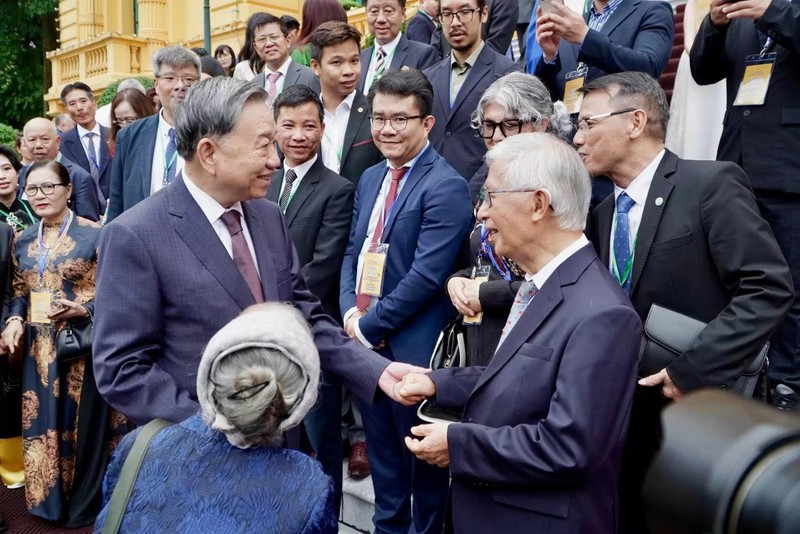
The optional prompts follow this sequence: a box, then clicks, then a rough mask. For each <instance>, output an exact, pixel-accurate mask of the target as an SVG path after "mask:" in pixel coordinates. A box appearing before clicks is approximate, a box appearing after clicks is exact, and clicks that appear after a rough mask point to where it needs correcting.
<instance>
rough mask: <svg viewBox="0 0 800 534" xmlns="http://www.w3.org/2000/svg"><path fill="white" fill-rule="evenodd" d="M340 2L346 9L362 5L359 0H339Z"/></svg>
mask: <svg viewBox="0 0 800 534" xmlns="http://www.w3.org/2000/svg"><path fill="white" fill-rule="evenodd" d="M339 4H341V6H342V7H343V8H344V10H345V11H349V10H351V9H358V8H359V7H361V2H359V0H339Z"/></svg>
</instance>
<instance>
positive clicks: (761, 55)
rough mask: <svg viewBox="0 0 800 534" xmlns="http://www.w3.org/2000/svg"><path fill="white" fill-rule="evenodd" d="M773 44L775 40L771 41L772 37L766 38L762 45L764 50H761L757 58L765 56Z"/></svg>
mask: <svg viewBox="0 0 800 534" xmlns="http://www.w3.org/2000/svg"><path fill="white" fill-rule="evenodd" d="M774 44H775V39H773V38H772V37H767V42H765V43H764V48H762V49H761V52H760V53H759V54H758V57H760V58H763V57H764V56H765V55H767V52H769V51H770V50H771V49H772V46H773V45H774Z"/></svg>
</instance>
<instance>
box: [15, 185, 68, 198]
mask: <svg viewBox="0 0 800 534" xmlns="http://www.w3.org/2000/svg"><path fill="white" fill-rule="evenodd" d="M57 185H60V186H61V187H67V186H66V185H64V184H42V185H32V184H29V185H26V186H25V194H26V195H28V198H32V197H35V196H36V195H37V194H38V193H39V191H41V192H42V194H43V195H44V196H46V197H47V196H50V195H52V194H53V191H55V190H56V186H57Z"/></svg>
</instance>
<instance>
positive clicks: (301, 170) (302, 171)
mask: <svg viewBox="0 0 800 534" xmlns="http://www.w3.org/2000/svg"><path fill="white" fill-rule="evenodd" d="M315 161H317V155H316V154H314V157H313V158H311V159H310V160H308V161H306V162H305V163H301V164H300V165H298V166H297V167H289V166H288V165H286V161H285V160H284V169H283V180H282V181H281V190H280V191H279V192H278V201H280V199H282V198H283V192H284V191H285V190H286V173H287V172H288V171H290V170H292V171H294V173H295V175H296V176H297V178H295V179H294V181H293V182H292V189H291V191H289V202H291V201H292V198H294V194H295V193H297V189H298V188H299V187H300V182H302V181H303V177H304V176H305V175H306V174H308V171H309V169H311V167H312V166H313V165H314V162H315ZM288 205H289V204H287V206H288Z"/></svg>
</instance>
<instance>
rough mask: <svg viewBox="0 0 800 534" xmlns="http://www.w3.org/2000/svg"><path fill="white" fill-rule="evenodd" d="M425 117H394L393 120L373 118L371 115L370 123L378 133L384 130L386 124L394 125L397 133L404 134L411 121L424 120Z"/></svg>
mask: <svg viewBox="0 0 800 534" xmlns="http://www.w3.org/2000/svg"><path fill="white" fill-rule="evenodd" d="M424 118H425V116H424V115H412V116H410V117H392V118H391V119H385V118H383V117H373V116H372V115H370V117H369V123H370V124H371V125H372V129H373V130H376V131H381V130H383V127H384V126H386V123H387V122H388V123H389V124H391V125H392V129H393V130H394V131H395V132H402V131H403V130H405V129H406V126H408V121H409V119H420V120H421V119H424Z"/></svg>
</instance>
